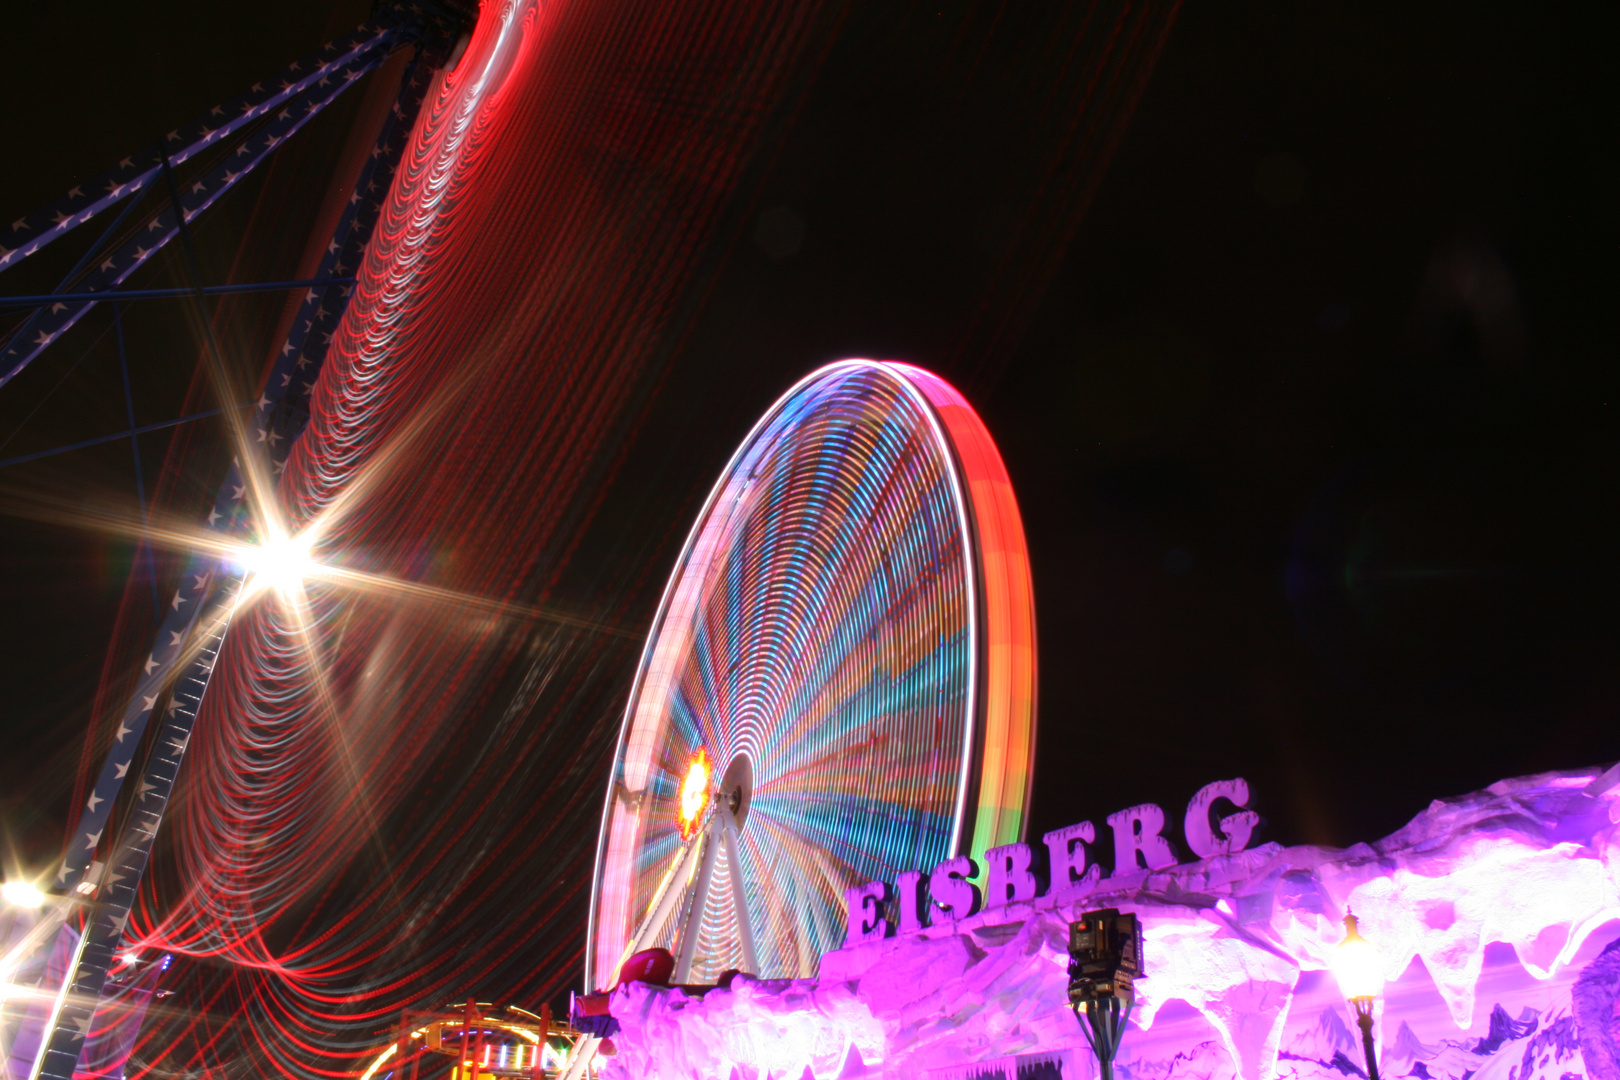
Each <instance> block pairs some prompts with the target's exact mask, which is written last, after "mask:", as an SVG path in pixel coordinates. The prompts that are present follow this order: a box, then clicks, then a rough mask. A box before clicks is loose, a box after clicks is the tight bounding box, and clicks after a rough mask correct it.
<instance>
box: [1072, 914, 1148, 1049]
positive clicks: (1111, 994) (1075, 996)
mask: <svg viewBox="0 0 1620 1080" xmlns="http://www.w3.org/2000/svg"><path fill="white" fill-rule="evenodd" d="M1141 975H1142V921H1141V920H1140V919H1138V918H1137V917H1136V916H1135V915H1134V914H1131V913H1129V912H1126V913H1123V914H1122V913H1121V912H1120V911H1119V909H1118V908H1102V909H1101V910H1098V911H1088V912H1086V913H1085V914H1084V915H1082V916H1080V921H1079V922H1074V923H1070V924H1069V1005H1070V1006H1071V1007H1072V1008H1073V1009H1074V1018H1075V1019H1076V1020H1079V1021H1080V1032H1081V1034H1083V1035H1084V1036H1085V1037H1086V1042H1088V1043H1090V1044H1091V1049H1092V1051H1093V1052H1094V1053H1095V1054H1096V1055H1097V1069H1098V1073H1099V1074H1100V1077H1101V1080H1114V1055H1115V1054H1117V1053H1119V1038H1120V1035H1121V1034H1122V1033H1123V1032H1124V1030H1125V1023H1126V1021H1128V1020H1129V1019H1130V1017H1131V1006H1132V1004H1134V1003H1135V1001H1136V990H1135V985H1134V982H1135V980H1136V979H1138V978H1140V977H1141ZM1081 1012H1084V1013H1085V1014H1086V1015H1085V1019H1083V1020H1082V1019H1081V1018H1080V1014H1081Z"/></svg>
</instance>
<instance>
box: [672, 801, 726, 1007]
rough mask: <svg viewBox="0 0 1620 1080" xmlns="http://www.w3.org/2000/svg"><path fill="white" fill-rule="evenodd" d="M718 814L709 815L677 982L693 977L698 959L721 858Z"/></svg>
mask: <svg viewBox="0 0 1620 1080" xmlns="http://www.w3.org/2000/svg"><path fill="white" fill-rule="evenodd" d="M720 831H721V827H720V821H719V816H718V815H715V816H714V817H711V818H710V819H709V828H708V834H709V835H708V841H707V842H706V843H705V844H704V845H703V867H702V868H701V869H700V870H698V878H697V884H696V885H695V886H694V887H693V889H692V909H691V910H690V911H688V912H687V913H686V927H685V929H683V930H682V931H681V958H680V959H679V960H678V961H676V963H675V982H676V983H684V982H686V981H688V980H689V979H691V977H692V962H693V961H694V960H696V959H697V944H698V937H699V935H700V932H701V931H702V929H703V913H704V912H705V911H706V910H708V907H709V886H710V885H711V884H713V882H714V864H715V863H716V862H717V861H718V859H717V856H718V854H719V847H720V842H719V838H718V837H716V836H715V833H717V832H720Z"/></svg>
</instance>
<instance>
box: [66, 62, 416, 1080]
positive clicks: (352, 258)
mask: <svg viewBox="0 0 1620 1080" xmlns="http://www.w3.org/2000/svg"><path fill="white" fill-rule="evenodd" d="M441 54H442V50H441ZM435 73H436V69H435V68H434V67H433V66H432V63H431V62H430V61H429V60H425V59H418V60H417V61H416V62H414V63H412V64H411V66H410V67H409V68H407V70H406V72H405V75H404V78H403V81H402V85H401V88H400V93H399V97H398V100H397V101H396V102H395V106H394V108H393V110H391V112H390V113H389V115H388V118H387V119H386V121H385V122H384V125H383V129H382V131H381V132H380V134H379V137H378V141H377V145H376V147H375V149H374V150H373V152H372V154H371V156H370V157H369V158H368V159H367V162H366V164H365V166H364V168H363V169H362V170H361V173H360V176H359V179H358V180H357V181H356V183H355V192H354V195H353V196H352V197H351V198H350V200H349V205H348V206H347V207H346V208H345V210H344V213H343V215H342V217H341V218H340V219H339V223H338V226H337V229H336V230H335V232H334V234H333V239H332V242H331V243H330V244H329V245H327V249H326V253H325V254H324V255H323V257H322V259H321V263H320V268H319V270H318V271H317V274H316V278H317V279H318V280H324V279H328V278H334V277H340V276H342V275H343V274H345V273H347V272H349V271H352V270H353V269H355V268H356V267H358V266H359V265H360V261H361V258H362V256H363V255H364V252H365V247H366V244H367V243H368V242H369V241H370V238H371V234H372V231H373V229H374V228H375V226H376V223H377V221H378V219H379V218H380V217H381V213H382V203H383V200H384V199H385V198H386V197H387V193H388V191H389V188H390V187H391V185H392V181H393V177H394V172H395V170H396V168H397V167H398V164H399V160H400V157H401V155H402V153H403V151H404V149H405V146H406V144H407V143H408V141H409V139H410V135H411V132H412V130H413V128H414V126H415V123H416V117H417V114H418V112H419V111H420V109H421V105H422V101H423V98H424V96H425V95H426V93H427V90H428V87H429V86H430V85H431V83H432V81H433V77H434V75H435ZM188 218H189V214H188ZM351 291H352V286H350V285H346V284H339V283H334V284H331V285H327V286H324V287H322V288H312V289H309V290H307V291H306V292H305V295H304V300H303V303H302V305H301V306H300V308H299V312H298V316H297V318H295V319H294V321H293V326H292V329H291V331H290V332H289V334H288V337H287V340H286V342H285V343H284V344H283V347H282V348H281V350H280V352H279V354H278V355H277V358H276V361H275V363H274V364H273V366H272V368H271V371H270V374H269V376H268V377H267V379H266V382H265V386H264V388H263V391H262V392H261V394H260V396H259V399H258V402H257V406H256V408H255V417H254V420H253V422H252V423H251V424H250V425H249V427H250V429H251V430H252V431H253V432H254V434H255V435H256V437H257V438H256V443H255V445H253V446H252V447H251V450H252V451H254V452H259V453H262V454H264V455H265V457H266V459H267V460H268V461H269V463H270V466H271V469H272V471H273V472H274V473H278V474H279V473H280V471H281V469H282V467H283V465H284V464H285V463H286V457H287V453H288V452H289V451H290V450H291V448H292V445H293V444H294V443H295V442H296V441H297V439H298V437H299V435H300V434H301V433H302V432H303V428H304V425H305V423H306V421H307V420H308V416H309V414H308V404H309V395H310V392H311V391H312V390H313V389H314V384H315V378H316V376H317V375H318V374H319V372H320V368H321V364H322V363H323V362H324V361H325V358H326V353H327V348H328V346H329V345H330V344H331V340H332V328H335V327H336V325H337V320H338V319H339V318H340V317H341V315H342V313H343V310H344V308H345V307H346V306H347V304H348V299H349V295H350V293H351ZM322 327H326V329H322ZM261 447H262V449H261ZM246 494H247V485H246V483H245V482H244V481H243V479H242V475H241V465H240V461H237V462H233V464H232V466H231V469H230V472H229V473H228V475H227V476H226V479H225V482H224V484H222V485H221V487H220V491H219V494H218V496H217V497H216V499H215V502H214V506H213V508H212V509H211V510H210V512H209V515H208V527H209V528H211V529H214V530H217V531H219V532H221V533H224V534H226V535H231V536H239V537H242V538H243V539H244V540H248V541H251V540H252V539H254V537H252V536H251V535H250V534H251V533H252V531H253V530H254V527H255V520H254V515H253V514H252V513H251V512H250V508H249V506H248V500H247V498H246ZM242 586H243V579H242V576H241V574H240V573H237V572H235V571H234V570H233V569H231V568H229V567H225V566H222V565H221V563H220V560H219V559H218V558H217V557H214V556H211V555H210V556H205V555H195V556H193V557H192V559H191V560H190V562H189V563H188V565H187V567H186V572H185V577H184V581H183V586H182V588H181V589H179V590H177V591H176V592H175V594H174V596H173V598H172V599H171V601H170V604H169V611H168V612H167V613H166V617H165V619H164V622H163V625H162V627H161V628H160V630H159V632H158V642H157V644H156V645H155V647H154V648H153V650H152V652H151V653H150V654H149V655H148V657H147V660H146V663H145V665H144V668H145V671H144V675H143V678H142V680H141V683H140V685H139V686H138V687H137V689H136V691H135V694H134V695H133V697H132V699H131V701H130V703H129V705H128V706H126V708H125V712H124V715H123V717H122V718H121V719H120V722H119V726H118V730H117V732H116V734H115V737H114V743H113V746H112V748H111V750H110V752H109V753H108V755H107V758H106V760H105V762H104V763H103V766H102V771H101V773H100V776H99V777H98V779H97V782H96V784H95V786H94V787H93V788H92V790H91V794H90V797H89V799H88V800H87V801H86V803H85V805H84V808H83V810H82V811H81V813H80V817H79V822H78V825H77V827H76V829H75V830H74V833H73V835H74V837H75V839H74V841H73V842H72V843H71V844H70V845H69V847H68V850H67V852H66V853H65V855H64V857H63V862H62V867H61V869H60V871H59V872H58V874H57V879H56V880H57V887H58V890H59V891H61V892H65V893H67V894H69V895H82V894H83V891H84V889H83V887H89V889H90V890H91V892H90V895H92V896H93V898H94V899H93V900H92V901H91V902H90V908H89V914H88V916H87V918H86V920H85V931H84V938H83V940H82V943H81V947H80V951H79V956H78V959H77V961H76V963H75V965H74V967H73V968H72V969H71V970H70V974H69V986H68V987H67V989H66V992H65V993H63V994H61V995H60V997H59V1001H60V1005H59V1007H58V1008H57V1010H56V1011H55V1012H54V1014H53V1015H52V1017H51V1018H50V1020H48V1021H47V1029H46V1035H45V1039H44V1040H42V1046H43V1050H42V1053H41V1055H40V1057H39V1067H38V1069H37V1070H36V1073H35V1075H36V1076H37V1077H39V1078H41V1080H72V1076H73V1072H74V1069H75V1068H76V1066H77V1064H78V1060H79V1055H80V1054H81V1053H82V1052H83V1049H84V1045H85V1038H86V1035H87V1033H88V1032H89V1031H90V1029H91V1027H92V1023H93V1020H94V1017H95V1012H96V1008H97V1006H98V1004H99V1001H100V996H101V990H102V987H103V985H104V984H105V982H106V978H107V972H108V969H109V968H110V966H111V964H112V961H113V959H114V957H115V956H116V955H117V953H118V951H119V947H120V945H121V944H122V940H123V934H124V928H125V925H126V924H127V922H128V920H129V912H130V908H131V905H132V904H133V903H134V900H135V894H136V890H137V888H138V887H139V885H140V881H141V878H142V876H143V875H144V874H145V870H146V865H147V862H148V860H149V858H150V855H151V850H152V844H153V842H154V840H155V839H156V836H157V833H158V829H159V827H160V825H161V824H162V820H163V814H164V811H165V810H166V809H167V807H168V803H169V798H170V795H171V793H172V791H173V787H174V783H175V780H176V778H177V777H178V774H179V770H180V765H181V762H182V761H183V759H184V756H185V751H186V746H187V744H188V743H189V741H190V738H191V731H192V725H193V724H194V723H195V721H196V717H197V713H198V710H199V709H200V708H201V705H202V700H203V697H204V695H205V694H206V693H207V689H208V684H209V679H210V676H211V675H212V673H213V670H214V664H215V662H216V660H217V658H218V655H219V650H220V648H221V647H222V646H223V643H224V639H225V635H226V632H227V631H228V629H229V626H230V621H231V616H232V614H233V612H234V610H235V608H236V604H237V600H238V597H239V596H240V594H241V589H242ZM165 695H167V696H166V697H165ZM164 701H166V704H163V705H162V706H161V707H160V705H159V703H160V702H164ZM154 712H161V713H162V714H163V717H164V719H163V723H162V727H161V728H160V730H159V731H158V733H157V735H156V737H155V739H154V740H153V741H152V742H151V744H150V750H149V756H148V760H147V764H146V766H145V769H144V771H143V772H142V773H141V774H140V779H139V786H138V787H137V789H136V791H135V792H134V793H133V795H132V797H131V800H130V804H129V812H128V814H127V815H126V821H125V823H124V825H123V827H122V829H121V831H120V834H119V836H118V838H117V840H116V843H111V845H110V849H109V847H108V845H107V844H104V843H103V833H104V832H105V830H106V827H107V822H108V820H109V816H110V814H111V812H112V808H113V805H114V803H115V802H116V801H117V799H118V796H119V793H120V791H121V789H122V787H123V783H124V780H125V778H126V776H127V774H128V771H129V768H130V765H131V763H132V762H133V760H134V756H135V754H136V751H137V749H138V748H139V747H140V745H141V741H142V737H143V735H144V734H145V732H146V729H147V727H148V722H149V721H150V719H151V717H152V714H153V713H154ZM103 850H105V851H106V857H105V860H104V865H105V867H106V869H105V870H103V871H101V873H100V876H99V878H97V879H91V878H89V877H88V876H87V873H86V872H87V871H88V870H90V869H92V868H93V867H95V866H96V862H95V858H96V854H97V852H98V851H103Z"/></svg>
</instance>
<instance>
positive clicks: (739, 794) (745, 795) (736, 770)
mask: <svg viewBox="0 0 1620 1080" xmlns="http://www.w3.org/2000/svg"><path fill="white" fill-rule="evenodd" d="M720 796H721V798H722V799H724V800H725V805H726V809H728V810H730V811H731V817H732V820H733V821H735V822H736V823H737V831H738V832H741V831H742V827H743V822H745V821H747V820H748V803H749V801H750V800H751V799H753V797H754V759H753V758H751V757H749V756H748V754H747V753H746V752H743V751H738V753H737V756H736V757H734V758H732V759H731V764H729V765H727V766H726V771H725V775H724V776H722V777H721V778H720Z"/></svg>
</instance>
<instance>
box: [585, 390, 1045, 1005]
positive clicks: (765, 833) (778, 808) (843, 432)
mask: <svg viewBox="0 0 1620 1080" xmlns="http://www.w3.org/2000/svg"><path fill="white" fill-rule="evenodd" d="M1034 735H1035V627H1034V608H1033V600H1032V596H1031V591H1030V579H1029V563H1028V557H1027V554H1026V551H1025V548H1024V535H1023V527H1022V524H1021V523H1020V520H1019V516H1018V508H1017V504H1016V503H1015V501H1014V499H1013V494H1012V488H1011V485H1010V483H1009V482H1008V479H1007V474H1006V469H1005V467H1004V466H1003V465H1002V462H1001V458H1000V455H999V454H998V453H997V452H996V449H995V445H994V443H993V442H992V441H991V439H990V436H989V434H988V432H986V430H985V428H984V425H983V423H982V422H981V421H980V420H979V418H978V416H977V415H976V414H975V413H974V412H973V410H972V408H971V407H970V406H969V405H968V403H967V401H966V400H965V399H964V398H963V397H962V396H961V395H960V394H959V393H957V392H956V390H955V389H953V388H952V387H951V386H950V385H948V384H947V383H945V382H944V381H943V380H941V379H940V378H938V377H937V376H935V375H932V374H930V373H928V372H926V371H923V370H921V369H919V368H915V367H911V366H908V365H905V364H896V363H882V362H874V361H868V360H847V361H843V362H840V363H836V364H832V365H830V366H828V367H825V368H822V369H821V370H819V371H817V372H815V373H813V374H811V375H810V376H808V377H807V378H805V379H804V380H803V381H801V382H800V383H799V384H798V385H796V386H794V387H793V388H792V389H791V390H789V391H788V392H787V394H785V395H784V396H783V397H782V398H781V399H780V400H779V401H777V403H776V404H775V405H774V406H772V408H771V409H770V410H769V412H767V413H766V414H765V416H764V418H763V419H761V420H760V421H759V423H758V424H756V425H755V427H754V429H753V431H751V432H750V433H749V435H748V437H747V439H746V440H744V442H743V444H742V446H741V447H740V448H739V449H738V450H737V452H736V454H735V455H734V456H733V457H732V459H731V462H730V464H729V465H728V466H727V468H726V470H725V472H724V474H723V475H722V476H721V478H720V481H719V483H718V484H717V485H716V486H715V488H714V490H713V492H712V493H711V494H710V496H709V499H708V502H707V503H706V504H705V506H704V508H703V511H702V513H701V514H700V515H699V517H698V520H697V523H696V524H695V526H694V527H693V529H692V532H691V534H690V536H689V537H688V539H687V542H686V547H685V549H684V550H683V551H682V553H681V556H680V559H679V561H678V562H677V564H676V567H675V571H674V573H673V575H672V576H671V579H670V582H669V585H668V586H667V587H666V589H665V593H664V598H663V602H662V604H661V605H660V608H659V611H658V615H657V618H656V619H655V620H654V622H653V626H652V630H651V633H650V635H649V637H648V641H647V646H646V649H645V651H644V653H643V655H642V659H641V664H640V668H639V670H638V672H637V675H636V680H635V684H634V686H633V688H632V690H631V694H630V699H629V703H628V706H627V707H626V711H625V719H624V726H623V729H622V731H621V733H620V737H619V746H618V752H617V755H616V756H615V759H614V764H613V771H612V775H611V779H610V782H609V786H608V792H607V800H606V806H605V808H604V810H603V815H602V831H601V836H600V839H599V842H598V849H597V861H596V875H595V881H594V884H593V895H592V900H591V921H590V928H589V932H588V937H587V942H586V959H585V965H586V972H585V981H586V986H587V989H607V988H610V987H612V986H613V985H614V984H615V983H616V982H617V981H618V972H619V968H620V966H621V965H622V964H623V962H624V960H625V959H626V958H627V957H628V956H629V955H630V954H631V953H633V952H636V951H639V950H641V949H646V948H652V947H664V948H668V949H670V950H671V951H672V952H674V953H676V954H677V956H678V957H679V960H678V962H677V966H676V970H675V972H674V979H675V981H676V982H689V981H713V980H714V979H715V978H717V977H718V976H719V975H720V974H721V973H722V972H724V971H726V970H729V969H734V968H735V969H741V970H745V971H749V972H750V973H751V974H754V975H757V976H760V977H763V978H800V977H811V976H814V975H815V973H816V971H817V968H818V965H819V963H820V957H821V954H822V953H824V952H826V951H828V950H830V949H835V948H838V947H839V946H840V945H841V944H842V940H843V935H844V916H843V894H844V890H845V889H847V888H849V887H850V886H852V885H856V884H860V883H863V882H867V881H874V880H894V876H895V875H896V874H897V873H898V872H900V871H903V870H910V869H915V868H917V867H920V866H930V865H933V864H934V863H936V862H938V861H940V860H943V859H946V858H949V857H951V856H953V855H956V854H973V855H982V853H983V852H984V851H985V850H986V849H988V848H991V847H995V846H996V845H998V844H1005V843H1011V842H1015V841H1018V840H1020V839H1022V836H1023V831H1024V823H1025V818H1024V814H1025V808H1026V805H1027V802H1028V798H1029V788H1030V779H1031V775H1030V770H1031V764H1032V762H1031V756H1032V752H1033V747H1034Z"/></svg>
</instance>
